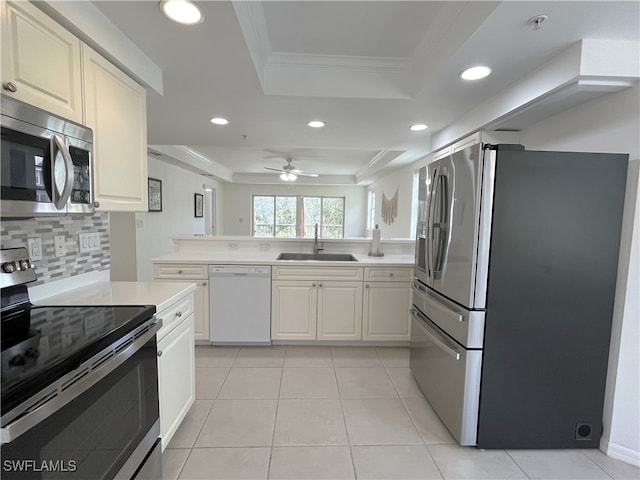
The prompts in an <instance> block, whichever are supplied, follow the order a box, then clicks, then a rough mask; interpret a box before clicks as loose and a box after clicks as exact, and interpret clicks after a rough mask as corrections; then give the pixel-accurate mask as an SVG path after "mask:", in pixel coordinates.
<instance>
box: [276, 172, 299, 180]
mask: <svg viewBox="0 0 640 480" xmlns="http://www.w3.org/2000/svg"><path fill="white" fill-rule="evenodd" d="M297 179H298V176H297V175H296V174H295V173H290V172H286V173H281V174H280V180H284V181H285V182H295V181H296V180H297Z"/></svg>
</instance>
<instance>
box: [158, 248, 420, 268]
mask: <svg viewBox="0 0 640 480" xmlns="http://www.w3.org/2000/svg"><path fill="white" fill-rule="evenodd" d="M327 253H332V252H327ZM279 254H280V252H272V251H268V252H260V251H242V252H236V251H233V250H231V251H225V250H213V251H209V252H202V251H198V252H177V253H170V254H167V255H164V256H162V257H158V258H154V259H153V263H182V264H199V265H214V264H215V265H225V264H238V265H240V264H245V265H274V266H275V265H280V266H285V265H296V266H305V265H306V266H309V265H313V266H318V265H327V266H336V265H340V266H352V267H375V266H386V267H390V266H403V267H411V266H413V264H414V260H415V258H414V256H413V255H396V254H390V255H385V256H384V257H370V256H369V255H367V254H358V253H353V254H352V255H353V256H354V257H356V259H357V260H358V261H357V262H327V261H325V260H303V261H295V260H276V257H277V256H278V255H279Z"/></svg>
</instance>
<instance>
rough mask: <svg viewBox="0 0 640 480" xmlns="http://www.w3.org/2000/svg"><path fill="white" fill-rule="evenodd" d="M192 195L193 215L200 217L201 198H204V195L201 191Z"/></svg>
mask: <svg viewBox="0 0 640 480" xmlns="http://www.w3.org/2000/svg"><path fill="white" fill-rule="evenodd" d="M193 197H194V200H193V202H194V204H193V205H194V215H193V216H194V217H196V218H200V217H202V215H203V208H202V207H203V205H202V204H203V200H204V195H202V194H201V193H194V194H193Z"/></svg>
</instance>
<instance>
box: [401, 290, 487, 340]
mask: <svg viewBox="0 0 640 480" xmlns="http://www.w3.org/2000/svg"><path fill="white" fill-rule="evenodd" d="M413 304H414V305H415V306H416V307H417V308H418V310H420V311H421V312H422V313H423V314H424V315H426V316H427V317H428V318H429V320H431V321H432V322H433V323H435V324H436V325H437V326H438V327H440V329H441V330H443V331H445V332H447V334H448V335H449V336H450V337H452V338H453V339H454V340H455V341H457V342H458V343H459V344H461V345H462V346H464V347H466V348H482V345H483V342H484V317H485V315H486V312H484V311H481V310H467V309H466V308H463V307H461V306H460V305H456V304H455V303H453V302H452V301H451V300H447V299H446V298H445V297H443V296H442V295H439V294H438V293H437V292H435V291H434V290H432V289H431V288H429V287H427V286H426V285H424V284H423V283H422V282H420V281H418V280H415V281H414V282H413Z"/></svg>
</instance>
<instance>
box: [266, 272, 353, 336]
mask: <svg viewBox="0 0 640 480" xmlns="http://www.w3.org/2000/svg"><path fill="white" fill-rule="evenodd" d="M362 275H363V269H362V267H335V266H330V267H315V266H314V267H311V266H310V267H274V268H273V270H272V277H273V282H272V284H271V295H272V298H271V338H272V339H273V340H355V341H360V340H362Z"/></svg>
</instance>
